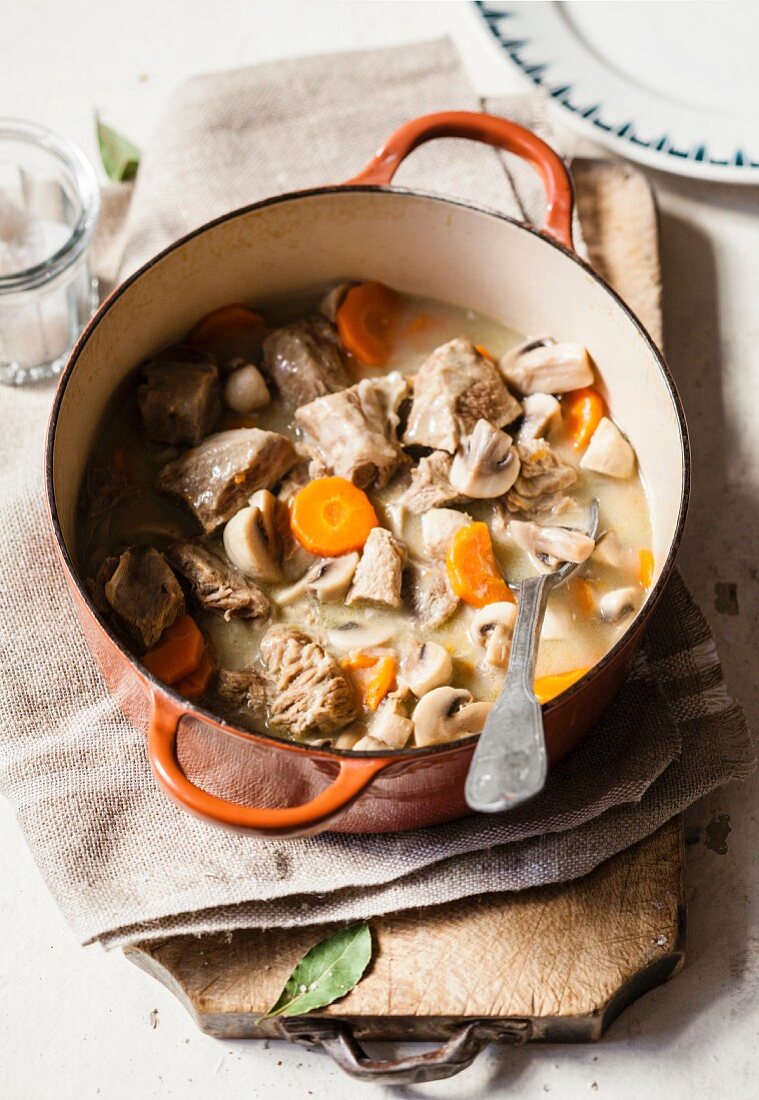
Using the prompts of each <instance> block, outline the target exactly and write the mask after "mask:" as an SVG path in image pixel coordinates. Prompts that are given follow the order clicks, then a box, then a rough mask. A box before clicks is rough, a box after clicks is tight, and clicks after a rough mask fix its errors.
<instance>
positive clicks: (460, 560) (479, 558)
mask: <svg viewBox="0 0 759 1100" xmlns="http://www.w3.org/2000/svg"><path fill="white" fill-rule="evenodd" d="M446 566H447V569H448V579H449V580H450V582H451V588H452V589H453V591H454V592H455V593H456V595H457V596H458V597H459V599H461V600H463V601H464V603H468V604H471V606H472V607H484V606H485V605H486V604H489V603H497V602H500V601H503V600H509V601H510V602H511V603H516V600H515V599H514V595H513V593H512V591H511V589H510V588H509V586H508V585H507V584H506V581H505V580H504V579H503V576H502V575H501V571H500V569H499V568H498V563H497V561H496V560H495V554H494V553H493V543H492V541H491V538H490V530H489V528H488V525H487V523H479V522H478V523H470V524H468V525H467V526H466V527H462V528H461V529H460V530H458V531H457V532H456V534H455V535H454V537H453V541H452V543H451V547H450V549H449V551H448V556H447V558H446Z"/></svg>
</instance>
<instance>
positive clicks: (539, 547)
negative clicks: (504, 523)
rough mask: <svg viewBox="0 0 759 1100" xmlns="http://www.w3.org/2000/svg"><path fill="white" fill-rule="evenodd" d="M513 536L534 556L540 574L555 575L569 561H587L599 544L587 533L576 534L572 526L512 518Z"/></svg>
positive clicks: (533, 559)
mask: <svg viewBox="0 0 759 1100" xmlns="http://www.w3.org/2000/svg"><path fill="white" fill-rule="evenodd" d="M509 533H510V534H511V537H512V538H513V540H514V542H515V543H516V544H517V546H518V547H520V549H522V550H525V551H526V552H527V553H528V554H529V555H530V559H531V560H532V562H533V563H534V565H535V568H536V569H537V570H538V572H539V573H553V572H554V571H555V570H556V569H558V567H559V566H560V565H561V564H562V562H565V561H571V562H575V563H579V562H583V561H586V560H587V559H588V558H589V557H590V555H591V554H592V553H593V548H594V546H595V545H596V544H595V541H594V540H593V539H592V538H591V537H590V536H589V535H586V534H585V533H584V532H583V531H575V530H574V529H573V528H572V527H542V526H541V525H540V524H539V523H533V522H532V520H518V519H512V520H511V522H510V523H509Z"/></svg>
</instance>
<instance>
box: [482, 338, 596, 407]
mask: <svg viewBox="0 0 759 1100" xmlns="http://www.w3.org/2000/svg"><path fill="white" fill-rule="evenodd" d="M499 367H500V370H501V374H502V375H503V376H504V378H505V379H506V381H507V382H509V383H510V384H511V385H512V386H513V387H514V388H515V389H517V390H519V392H520V393H523V394H531V393H567V392H568V391H569V390H579V389H581V388H582V387H583V386H592V385H593V367H592V366H591V364H590V358H589V356H588V352H587V350H586V349H585V348H584V347H583V346H582V344H572V343H565V344H557V343H555V342H554V341H553V340H549V339H546V338H543V339H539V340H528V341H527V342H526V343H524V344H520V346H519V347H516V348H513V349H512V350H511V351H509V352H507V353H506V354H505V355H504V356H503V358H502V359H501V362H500V363H499Z"/></svg>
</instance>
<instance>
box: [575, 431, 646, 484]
mask: <svg viewBox="0 0 759 1100" xmlns="http://www.w3.org/2000/svg"><path fill="white" fill-rule="evenodd" d="M580 465H581V466H582V468H583V470H593V471H594V472H595V473H597V474H606V476H607V477H619V478H626V477H632V475H633V474H634V473H635V451H634V450H633V449H632V447H631V446H630V444H629V443H628V442H627V440H626V439H625V437H624V436H623V435H622V433H621V431H620V430H619V428H618V427H617V425H616V424H615V423H614V421H613V420H609V418H608V416H604V417H602V418H601V420H600V421H599V423H598V427H597V428H596V430H595V431H594V432H593V435H592V436H591V440H590V443H589V444H588V447H587V450H586V451H585V454H584V455H583V456H582V458H581V459H580Z"/></svg>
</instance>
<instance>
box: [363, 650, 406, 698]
mask: <svg viewBox="0 0 759 1100" xmlns="http://www.w3.org/2000/svg"><path fill="white" fill-rule="evenodd" d="M397 669H398V662H397V661H396V659H395V657H381V658H380V659H379V660H378V661H377V671H376V672H375V673H374V675H373V676H372V678H371V680H370V681H369V683H368V684H367V685H366V691H365V692H364V705H365V706H366V707H368V709H369V710H371V711H375V710H376V709H377V707H378V706H379V705H380V703H381V702H382V700H383V699H384V698H385V696H386V695H387V693H388V692H389V691H392V689H393V688H394V687H395V674H396V671H397Z"/></svg>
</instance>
